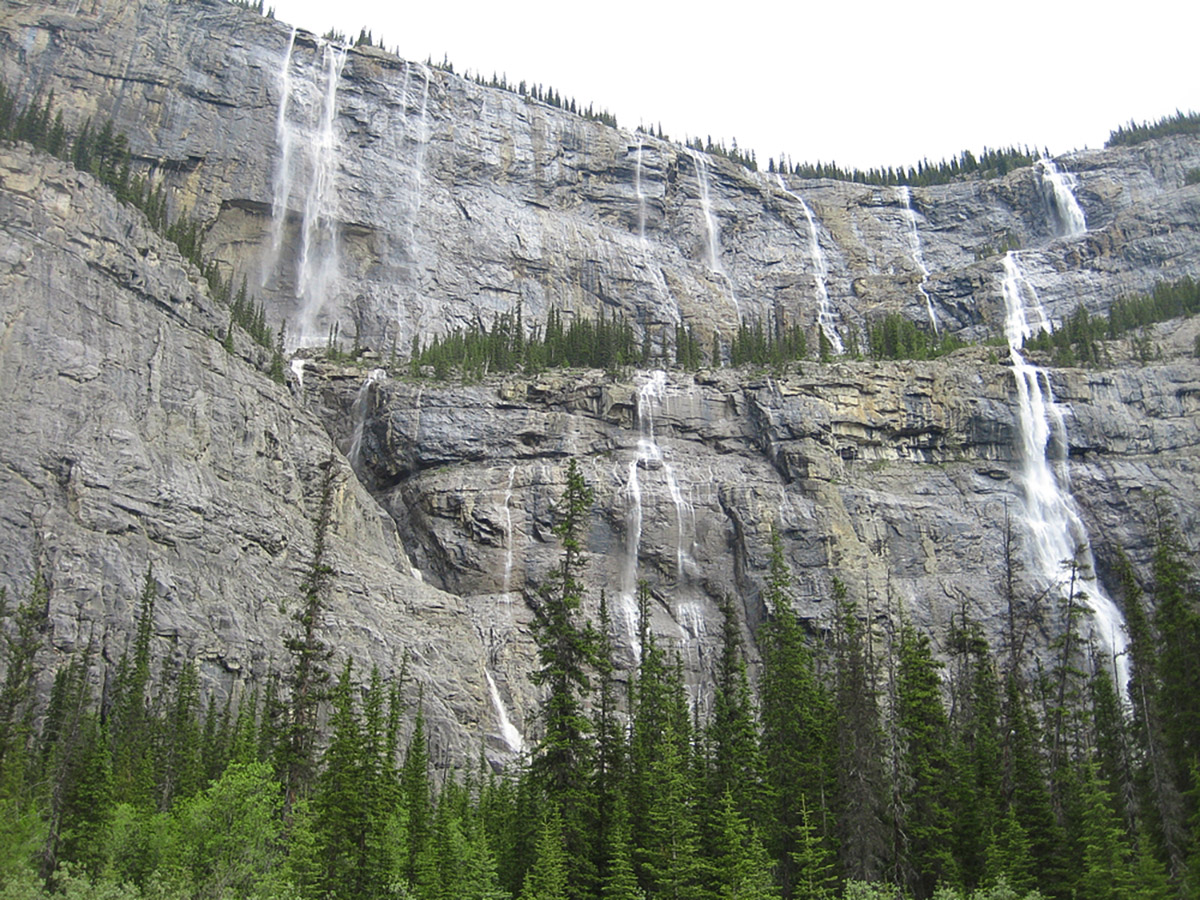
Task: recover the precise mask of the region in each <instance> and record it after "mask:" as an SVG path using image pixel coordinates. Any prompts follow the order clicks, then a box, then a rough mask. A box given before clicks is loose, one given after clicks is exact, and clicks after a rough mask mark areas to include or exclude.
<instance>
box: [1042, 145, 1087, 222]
mask: <svg viewBox="0 0 1200 900" xmlns="http://www.w3.org/2000/svg"><path fill="white" fill-rule="evenodd" d="M1037 173H1038V180H1039V181H1040V182H1041V184H1042V197H1043V198H1044V199H1045V201H1046V206H1047V207H1048V208H1049V209H1050V217H1051V219H1053V220H1054V222H1053V224H1054V233H1055V235H1057V236H1058V237H1077V236H1078V235H1081V234H1084V233H1085V232H1086V231H1087V218H1086V217H1085V216H1084V214H1083V208H1082V207H1081V206H1080V205H1079V201H1078V200H1076V199H1075V176H1074V175H1072V174H1071V173H1069V172H1060V171H1059V170H1058V166H1056V165H1055V164H1054V160H1052V159H1051V158H1050V157H1048V156H1043V157H1042V158H1041V159H1039V160H1038V161H1037Z"/></svg>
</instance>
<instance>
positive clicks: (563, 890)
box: [520, 801, 570, 900]
mask: <svg viewBox="0 0 1200 900" xmlns="http://www.w3.org/2000/svg"><path fill="white" fill-rule="evenodd" d="M547 806H548V808H547V811H546V812H545V813H544V814H543V817H542V824H541V831H540V832H539V835H538V842H537V856H536V859H535V860H534V863H533V866H532V867H530V869H529V872H528V874H527V875H526V876H525V884H524V886H523V887H522V888H521V896H520V900H567V898H568V897H569V896H570V895H569V894H568V887H569V879H568V874H567V866H568V859H567V851H566V846H565V840H564V837H563V823H562V818H561V817H560V816H559V814H558V809H557V807H556V806H555V804H554V802H553V801H550V802H549V803H548V804H547Z"/></svg>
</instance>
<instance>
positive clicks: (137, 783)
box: [108, 567, 159, 809]
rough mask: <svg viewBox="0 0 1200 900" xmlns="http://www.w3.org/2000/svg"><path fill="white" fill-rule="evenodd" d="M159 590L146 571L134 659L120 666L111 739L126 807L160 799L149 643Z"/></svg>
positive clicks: (116, 775)
mask: <svg viewBox="0 0 1200 900" xmlns="http://www.w3.org/2000/svg"><path fill="white" fill-rule="evenodd" d="M157 593H158V586H157V584H156V582H155V581H154V573H153V571H152V569H151V568H149V567H147V569H146V576H145V579H144V580H143V584H142V595H141V599H140V601H139V605H138V619H137V626H136V630H135V633H134V642H133V654H132V656H131V655H130V654H129V652H128V651H126V652H125V653H124V654H122V656H121V659H120V661H119V662H118V663H117V673H116V677H115V678H114V679H113V687H112V692H111V696H110V697H109V700H108V708H109V710H110V712H109V716H110V727H109V733H110V735H111V736H112V738H113V746H112V769H113V787H114V790H115V791H116V793H117V796H119V797H121V798H122V800H124V801H125V802H127V803H132V804H133V805H135V806H137V807H139V808H142V809H149V808H152V807H153V806H154V805H155V803H154V794H155V780H156V779H155V772H154V745H155V743H156V740H157V737H158V735H157V731H158V724H159V723H158V722H157V721H156V718H155V716H154V715H153V713H152V712H151V710H150V706H149V696H148V691H149V686H150V639H151V637H152V636H153V634H154V602H155V598H156V596H157Z"/></svg>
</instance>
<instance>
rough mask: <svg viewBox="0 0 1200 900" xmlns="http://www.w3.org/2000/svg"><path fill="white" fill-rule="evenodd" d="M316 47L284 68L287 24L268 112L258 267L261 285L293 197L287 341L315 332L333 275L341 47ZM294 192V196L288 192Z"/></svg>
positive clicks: (278, 248) (311, 337) (291, 47)
mask: <svg viewBox="0 0 1200 900" xmlns="http://www.w3.org/2000/svg"><path fill="white" fill-rule="evenodd" d="M318 47H319V49H320V53H321V64H320V65H319V66H318V65H315V64H314V65H313V66H311V67H309V68H308V69H307V70H305V71H302V72H301V73H298V77H294V76H293V72H292V70H293V68H296V67H297V66H298V65H299V62H298V59H297V55H296V32H295V30H293V32H292V36H291V38H290V40H289V41H288V49H287V53H286V54H285V55H284V58H283V64H282V66H281V68H280V72H279V79H278V84H279V92H280V96H279V109H278V112H277V114H276V119H275V140H276V143H277V144H278V147H279V156H278V157H277V159H276V163H275V167H274V172H273V175H272V180H273V184H272V190H271V241H270V251H269V253H268V256H267V259H266V261H265V263H264V265H263V267H262V281H263V284H264V286H265V284H266V282H267V281H268V280H269V279H270V277H271V276H272V275H273V274H274V272H275V269H276V267H277V266H278V264H279V257H280V254H281V252H282V248H283V239H284V233H285V230H286V226H287V220H288V216H289V210H290V208H291V205H292V202H293V200H294V199H296V200H298V202H300V203H301V204H302V205H301V214H300V227H299V235H298V237H299V243H300V247H299V253H298V256H297V259H296V269H295V292H296V297H297V300H298V301H299V311H298V313H297V317H296V322H295V324H294V328H293V334H292V335H291V340H290V343H291V344H293V346H301V345H304V344H311V343H313V342H314V341H315V340H317V339H319V338H320V337H321V335H318V334H315V333H314V329H315V326H316V321H317V319H318V318H319V316H320V315H321V313H322V312H323V311H324V309H325V307H326V305H327V303H328V301H329V299H330V296H331V295H332V294H333V293H334V292H335V291H336V288H337V283H338V257H339V246H338V243H339V241H338V207H337V185H336V179H337V165H338V136H337V127H336V125H337V88H338V81H339V80H340V78H341V73H342V68H343V67H344V66H345V64H346V54H347V49H346V48H345V47H342V46H337V45H334V44H330V43H327V42H324V41H322V42H320V43H319V44H318ZM297 193H299V194H300V197H298V198H294V197H293V194H297Z"/></svg>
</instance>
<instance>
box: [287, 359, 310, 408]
mask: <svg viewBox="0 0 1200 900" xmlns="http://www.w3.org/2000/svg"><path fill="white" fill-rule="evenodd" d="M307 364H308V360H307V359H303V358H302V357H299V356H297V357H296V358H295V359H293V360H292V362H291V369H292V377H294V378H295V379H296V392H297V393H298V394H299V395H300V397H301V399H303V398H304V367H305V365H307Z"/></svg>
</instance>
